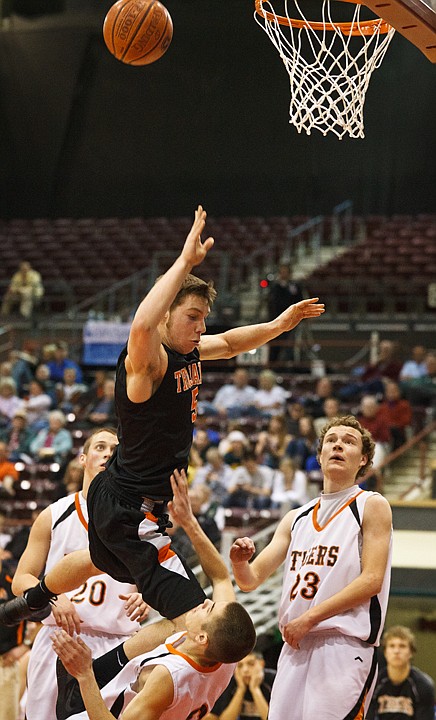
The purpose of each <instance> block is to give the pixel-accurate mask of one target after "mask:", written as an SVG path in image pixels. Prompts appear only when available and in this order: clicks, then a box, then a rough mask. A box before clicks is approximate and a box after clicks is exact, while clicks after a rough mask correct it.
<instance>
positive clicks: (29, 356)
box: [10, 340, 38, 397]
mask: <svg viewBox="0 0 436 720" xmlns="http://www.w3.org/2000/svg"><path fill="white" fill-rule="evenodd" d="M36 351H37V346H36V344H35V342H34V341H32V340H27V341H26V342H24V343H23V347H22V350H12V352H11V354H10V360H11V363H12V377H13V378H14V380H15V383H16V385H17V395H18V396H19V397H23V396H24V395H26V394H27V392H28V390H29V384H30V382H31V381H32V379H33V378H34V376H35V370H36V367H37V365H38V355H37V352H36Z"/></svg>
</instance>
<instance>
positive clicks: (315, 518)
mask: <svg viewBox="0 0 436 720" xmlns="http://www.w3.org/2000/svg"><path fill="white" fill-rule="evenodd" d="M363 492H365V490H360V492H358V493H356V495H353V497H352V498H350V499H349V500H347V502H346V503H345V504H344V505H342V507H340V508H339V510H337V511H336V512H335V514H334V515H332V516H331V518H330V520H327V522H326V524H325V525H323V526H322V527H321V525H320V524H319V523H318V510H319V506H320V504H321V499H319V500H318V502H317V503H316V505H315V507H314V509H313V515H312V520H313V527H314V528H315V530H317V531H318V532H320V531H321V530H324V529H325V528H326V527H327V525H328V524H329V523H331V521H332V520H334V519H335V517H337V516H338V515H339V513H341V512H342V511H343V510H345V508H347V507H348V506H349V505H351V503H352V502H354V501H355V499H356V498H357V497H359V495H361V494H362V493H363Z"/></svg>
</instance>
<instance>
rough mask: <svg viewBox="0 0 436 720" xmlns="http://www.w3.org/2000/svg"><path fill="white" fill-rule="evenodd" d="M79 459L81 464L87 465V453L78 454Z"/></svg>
mask: <svg viewBox="0 0 436 720" xmlns="http://www.w3.org/2000/svg"><path fill="white" fill-rule="evenodd" d="M77 459H78V461H79V465H81V466H82V467H85V464H86V455H85V453H83V452H81V453H80V454H79V455H78V456H77Z"/></svg>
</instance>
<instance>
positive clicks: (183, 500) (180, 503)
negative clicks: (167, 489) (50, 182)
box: [168, 470, 194, 527]
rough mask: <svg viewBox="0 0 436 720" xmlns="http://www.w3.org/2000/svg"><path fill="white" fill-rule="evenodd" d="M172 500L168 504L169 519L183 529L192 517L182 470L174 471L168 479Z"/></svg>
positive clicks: (185, 480) (184, 474) (186, 483)
mask: <svg viewBox="0 0 436 720" xmlns="http://www.w3.org/2000/svg"><path fill="white" fill-rule="evenodd" d="M170 482H171V488H172V491H173V499H172V500H170V502H169V503H168V510H169V512H170V514H171V517H172V518H173V519H174V520H175V521H176V523H178V524H179V525H181V526H182V527H183V525H184V524H185V523H186V522H188V521H189V520H191V519H192V518H193V517H194V514H193V512H192V508H191V501H190V499H189V494H188V481H187V478H186V473H185V471H184V470H174V472H173V474H172V475H171V477H170Z"/></svg>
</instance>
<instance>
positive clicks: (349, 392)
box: [338, 340, 402, 400]
mask: <svg viewBox="0 0 436 720" xmlns="http://www.w3.org/2000/svg"><path fill="white" fill-rule="evenodd" d="M396 352H397V347H396V344H395V343H393V342H392V341H391V340H382V341H381V342H380V346H379V353H378V358H377V360H376V362H375V363H368V365H366V366H365V367H364V368H362V369H361V371H360V373H359V377H358V379H357V380H356V381H355V382H351V383H349V384H348V385H345V386H344V387H342V388H341V389H340V390H339V391H338V396H339V398H340V399H341V400H353V399H358V398H361V397H362V396H363V395H383V393H384V384H383V382H384V381H385V380H394V381H395V382H397V381H398V378H399V375H400V372H401V368H402V362H401V360H399V359H398V358H397V357H396V356H395V353H396Z"/></svg>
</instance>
